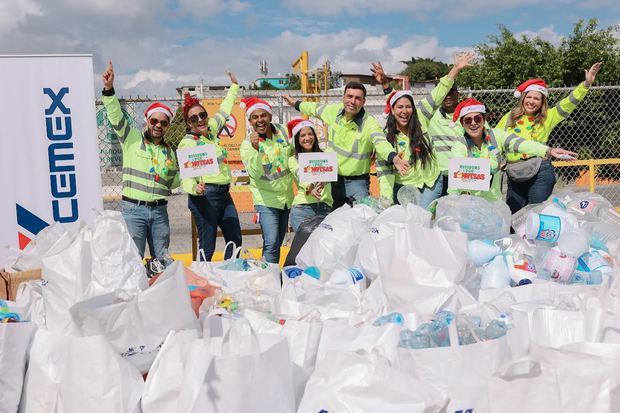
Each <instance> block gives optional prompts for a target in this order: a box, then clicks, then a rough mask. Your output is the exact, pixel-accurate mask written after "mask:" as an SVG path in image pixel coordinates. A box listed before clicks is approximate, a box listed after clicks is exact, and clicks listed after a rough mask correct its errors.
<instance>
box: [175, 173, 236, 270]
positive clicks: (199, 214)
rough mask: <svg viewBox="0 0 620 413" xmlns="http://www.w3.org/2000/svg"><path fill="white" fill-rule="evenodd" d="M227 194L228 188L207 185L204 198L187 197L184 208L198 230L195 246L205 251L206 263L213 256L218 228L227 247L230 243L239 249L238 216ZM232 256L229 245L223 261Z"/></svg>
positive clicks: (231, 249) (226, 186)
mask: <svg viewBox="0 0 620 413" xmlns="http://www.w3.org/2000/svg"><path fill="white" fill-rule="evenodd" d="M228 190H229V185H214V184H206V185H205V193H204V194H203V195H188V196H187V206H188V207H189V210H190V211H191V212H192V216H193V217H194V221H195V222H196V228H197V229H198V245H199V248H200V249H201V250H203V251H204V254H205V259H206V260H207V261H211V258H212V257H213V253H214V252H215V241H216V240H217V227H218V226H219V227H220V228H221V229H222V233H223V234H224V239H225V240H226V243H228V242H229V241H232V242H234V243H235V245H236V246H240V245H241V225H240V224H239V215H237V209H236V208H235V204H234V203H233V200H232V198H231V196H230V192H229V191H228ZM232 254H233V248H232V246H231V245H229V246H228V248H227V249H226V251H224V259H228V258H230V257H231V256H232ZM199 259H200V258H199Z"/></svg>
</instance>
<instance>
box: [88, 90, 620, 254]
mask: <svg viewBox="0 0 620 413" xmlns="http://www.w3.org/2000/svg"><path fill="white" fill-rule="evenodd" d="M570 90H571V88H552V89H549V105H550V106H552V105H554V104H555V103H557V102H558V101H560V100H561V99H562V98H564V97H566V96H568V94H569V93H570ZM377 92H378V91H369V95H368V96H367V98H366V105H365V109H366V111H367V112H368V113H370V114H372V115H373V116H375V117H376V118H377V119H378V120H379V122H380V123H382V124H383V123H384V122H385V119H384V118H383V117H382V116H381V114H382V113H383V110H384V108H385V96H383V94H377ZM225 93H226V92H225V91H210V94H209V95H208V96H205V97H206V98H223V97H224V96H225ZM242 93H243V94H244V95H246V96H259V97H261V98H262V99H264V100H266V101H267V102H269V103H270V104H271V105H272V107H273V109H274V110H273V112H274V121H275V122H280V123H284V124H285V123H286V122H288V121H289V120H290V119H292V118H294V117H297V116H299V113H298V112H297V111H295V110H294V109H293V108H291V107H289V106H288V105H286V103H285V102H284V100H283V99H282V96H281V95H282V94H283V93H288V94H289V95H290V96H291V97H293V98H294V99H300V100H307V99H312V100H315V101H319V102H322V103H335V102H339V101H340V100H341V98H342V92H341V91H332V92H330V93H329V94H328V95H327V96H326V95H301V94H300V93H299V92H297V91H284V92H283V91H242ZM413 93H414V96H415V97H416V99H418V100H419V99H422V98H423V97H424V96H426V94H428V93H430V89H429V90H424V89H416V90H414V91H413ZM461 95H462V96H463V97H465V96H471V97H474V98H476V99H478V100H480V101H482V102H484V103H485V104H486V106H487V116H488V121H489V124H491V125H492V126H493V125H495V124H496V123H497V122H498V121H499V120H500V119H501V117H502V116H503V115H504V114H505V113H507V112H508V111H510V109H512V107H513V106H514V105H515V103H516V99H515V98H514V96H513V90H511V89H510V90H508V89H506V90H471V91H469V90H461ZM154 101H158V102H162V103H164V104H166V105H168V106H170V107H171V108H173V109H176V110H177V114H176V116H175V118H174V120H173V121H172V123H171V126H170V128H169V130H168V131H167V133H166V137H165V139H166V141H167V142H169V143H170V144H171V145H172V146H173V147H174V148H176V146H177V145H178V142H179V141H180V140H181V139H182V137H183V136H184V134H185V124H184V123H183V118H182V116H181V114H180V110H179V108H180V105H181V100H180V99H174V98H167V99H149V98H142V99H140V98H138V99H131V98H130V99H120V102H121V107H122V108H123V111H124V112H125V115H126V117H127V119H129V121H130V123H131V124H132V126H135V127H138V128H143V126H144V119H143V113H144V110H145V109H146V108H147V107H148V105H150V104H151V103H153V102H154ZM96 108H97V125H98V128H99V153H100V160H101V178H102V185H103V194H102V195H103V199H104V206H105V208H106V209H118V208H119V204H120V198H121V185H122V173H121V170H122V153H121V147H120V143H119V141H118V138H117V137H116V136H115V134H114V132H113V130H112V128H110V127H109V125H108V122H107V116H106V113H105V109H104V107H103V104H102V103H101V102H99V101H98V102H97V103H96ZM619 108H620V86H596V87H592V88H591V91H590V92H589V94H588V96H587V97H586V99H585V101H584V102H583V103H582V104H580V105H579V106H578V107H577V109H576V110H575V111H574V112H573V113H572V114H571V115H570V117H569V118H568V119H567V120H565V121H564V122H562V123H560V124H559V125H558V126H557V127H556V128H555V129H554V130H553V133H552V134H551V138H550V145H552V146H558V147H562V148H564V149H568V150H572V151H575V152H578V153H579V158H580V159H612V158H620V109H619ZM317 126H318V127H317V129H318V134H319V137H320V138H322V137H324V136H326V133H325V132H326V129H325V127H324V125H322V124H321V123H320V122H318V124H317ZM248 129H249V128H248ZM556 170H557V176H558V183H557V186H558V187H564V186H566V187H568V188H571V189H577V190H588V189H594V190H596V192H599V193H601V194H602V195H605V196H606V197H607V198H609V199H610V200H611V201H612V202H613V204H614V205H616V206H620V164H618V163H612V162H609V163H608V164H597V165H586V164H579V165H572V166H560V167H558V168H557V169H556ZM177 193H178V190H177ZM170 204H171V207H170V208H169V213H170V219H171V227H174V226H175V225H177V226H180V227H181V228H183V229H182V230H181V232H186V231H187V232H186V233H187V234H188V235H187V237H188V238H189V234H190V233H191V232H190V229H189V216H190V215H189V210H188V209H187V206H186V198H185V196H173V197H171V200H170ZM240 218H241V221H242V228H246V229H252V228H256V225H255V224H252V222H251V215H250V214H240ZM186 250H188V249H186Z"/></svg>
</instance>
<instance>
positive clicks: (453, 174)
mask: <svg viewBox="0 0 620 413" xmlns="http://www.w3.org/2000/svg"><path fill="white" fill-rule="evenodd" d="M490 187H491V161H490V160H489V159H487V158H451V159H450V164H449V166H448V189H462V190H467V191H488V190H489V189H490Z"/></svg>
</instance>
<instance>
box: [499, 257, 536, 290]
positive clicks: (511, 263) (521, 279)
mask: <svg viewBox="0 0 620 413" xmlns="http://www.w3.org/2000/svg"><path fill="white" fill-rule="evenodd" d="M505 257H506V264H507V265H508V270H509V271H510V279H511V280H512V282H514V283H515V285H525V284H531V283H532V280H533V279H534V278H536V277H537V274H536V265H535V264H534V258H533V257H532V256H530V255H527V254H514V255H513V254H506V255H505Z"/></svg>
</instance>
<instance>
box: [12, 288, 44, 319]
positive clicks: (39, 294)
mask: <svg viewBox="0 0 620 413" xmlns="http://www.w3.org/2000/svg"><path fill="white" fill-rule="evenodd" d="M15 302H16V303H17V305H18V306H20V307H21V308H22V309H23V310H22V313H21V316H22V319H24V320H28V321H32V322H33V323H35V324H36V325H37V327H39V328H45V303H44V302H43V287H42V286H41V280H31V281H28V282H22V283H21V284H19V287H17V294H16V296H15Z"/></svg>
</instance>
